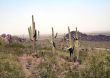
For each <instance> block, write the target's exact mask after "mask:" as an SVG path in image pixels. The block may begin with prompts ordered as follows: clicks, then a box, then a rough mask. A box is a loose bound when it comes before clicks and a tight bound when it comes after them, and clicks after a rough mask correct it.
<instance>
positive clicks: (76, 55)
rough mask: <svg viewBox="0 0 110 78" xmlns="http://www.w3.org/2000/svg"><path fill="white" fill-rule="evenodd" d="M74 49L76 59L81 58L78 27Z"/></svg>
mask: <svg viewBox="0 0 110 78" xmlns="http://www.w3.org/2000/svg"><path fill="white" fill-rule="evenodd" d="M74 40H75V41H74V48H75V54H74V55H75V57H76V58H77V60H78V58H79V41H78V31H77V27H76V32H75V38H74Z"/></svg>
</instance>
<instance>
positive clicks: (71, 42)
mask: <svg viewBox="0 0 110 78" xmlns="http://www.w3.org/2000/svg"><path fill="white" fill-rule="evenodd" d="M68 34H69V47H70V48H72V47H73V41H72V37H71V32H70V28H69V26H68Z"/></svg>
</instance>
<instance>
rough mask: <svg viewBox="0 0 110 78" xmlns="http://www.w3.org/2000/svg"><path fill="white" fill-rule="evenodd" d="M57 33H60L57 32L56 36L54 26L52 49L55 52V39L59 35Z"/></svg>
mask: <svg viewBox="0 0 110 78" xmlns="http://www.w3.org/2000/svg"><path fill="white" fill-rule="evenodd" d="M57 34H58V33H56V34H55V36H54V29H53V27H52V37H51V44H52V51H53V53H55V48H56V44H55V39H56V37H57Z"/></svg>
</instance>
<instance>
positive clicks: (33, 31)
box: [28, 15, 39, 52]
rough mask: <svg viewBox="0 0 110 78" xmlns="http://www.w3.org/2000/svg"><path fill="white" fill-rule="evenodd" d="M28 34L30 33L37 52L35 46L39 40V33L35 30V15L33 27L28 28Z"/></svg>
mask: <svg viewBox="0 0 110 78" xmlns="http://www.w3.org/2000/svg"><path fill="white" fill-rule="evenodd" d="M28 32H29V37H30V40H31V41H32V42H33V52H36V50H35V45H36V41H37V40H38V38H39V31H38V34H37V30H36V29H35V22H34V16H33V15H32V27H31V26H30V27H29V28H28Z"/></svg>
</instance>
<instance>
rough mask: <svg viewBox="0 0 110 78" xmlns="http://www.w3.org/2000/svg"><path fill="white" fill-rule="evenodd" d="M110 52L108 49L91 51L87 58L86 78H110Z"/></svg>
mask: <svg viewBox="0 0 110 78" xmlns="http://www.w3.org/2000/svg"><path fill="white" fill-rule="evenodd" d="M108 56H110V53H108V52H106V51H101V50H100V51H94V52H89V53H88V56H87V58H86V60H85V62H86V69H85V70H84V73H83V77H84V78H110V75H109V74H108V73H109V72H110V61H109V59H108Z"/></svg>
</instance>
